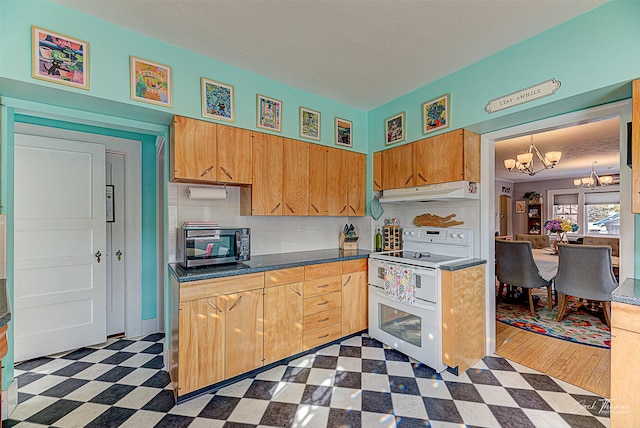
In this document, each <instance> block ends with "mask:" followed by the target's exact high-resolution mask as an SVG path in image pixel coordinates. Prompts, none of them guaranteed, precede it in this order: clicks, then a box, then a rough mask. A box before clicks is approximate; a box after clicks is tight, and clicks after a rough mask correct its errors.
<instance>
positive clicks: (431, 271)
mask: <svg viewBox="0 0 640 428" xmlns="http://www.w3.org/2000/svg"><path fill="white" fill-rule="evenodd" d="M413 274H414V275H420V276H430V277H431V278H435V277H436V270H435V269H413Z"/></svg>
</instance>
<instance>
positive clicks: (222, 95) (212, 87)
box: [200, 77, 236, 122]
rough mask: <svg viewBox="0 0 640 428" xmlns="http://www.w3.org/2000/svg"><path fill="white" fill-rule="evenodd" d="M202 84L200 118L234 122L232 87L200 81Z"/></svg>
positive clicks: (206, 80)
mask: <svg viewBox="0 0 640 428" xmlns="http://www.w3.org/2000/svg"><path fill="white" fill-rule="evenodd" d="M200 81H201V84H202V117H210V118H211V119H218V120H226V121H228V122H235V120H236V119H235V116H234V113H233V111H234V108H233V107H234V106H233V86H231V85H226V84H224V83H220V82H216V81H215V80H209V79H206V78H204V77H202V78H201V79H200Z"/></svg>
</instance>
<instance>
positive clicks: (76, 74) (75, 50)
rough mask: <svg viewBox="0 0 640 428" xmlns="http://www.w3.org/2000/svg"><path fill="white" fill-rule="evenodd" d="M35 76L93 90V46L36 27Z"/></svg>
mask: <svg viewBox="0 0 640 428" xmlns="http://www.w3.org/2000/svg"><path fill="white" fill-rule="evenodd" d="M31 29H32V30H33V35H32V46H31V56H32V59H31V75H32V77H33V78H35V79H41V80H47V81H49V82H55V83H60V84H63V85H68V86H73V87H75V88H80V89H89V43H87V42H85V41H82V40H79V39H74V38H71V37H69V36H65V35H64V34H60V33H54V32H53V31H49V30H43V29H42V28H38V27H36V26H32V27H31Z"/></svg>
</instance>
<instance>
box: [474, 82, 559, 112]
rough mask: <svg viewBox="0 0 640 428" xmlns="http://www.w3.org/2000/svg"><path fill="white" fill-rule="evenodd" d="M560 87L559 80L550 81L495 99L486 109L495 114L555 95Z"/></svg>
mask: <svg viewBox="0 0 640 428" xmlns="http://www.w3.org/2000/svg"><path fill="white" fill-rule="evenodd" d="M560 85H561V83H560V81H559V80H556V79H549V80H547V81H546V82H542V83H538V84H537V85H534V86H530V87H528V88H525V89H521V90H519V91H516V92H512V93H510V94H509V95H505V96H503V97H500V98H495V99H493V100H491V101H489V103H488V104H487V106H486V107H485V108H484V109H485V111H486V112H487V113H494V112H496V111H500V110H504V109H506V108H509V107H514V106H517V105H520V104H524V103H527V102H529V101H533V100H537V99H540V98H542V97H546V96H549V95H553V94H555V93H556V91H557V90H558V89H559V88H560Z"/></svg>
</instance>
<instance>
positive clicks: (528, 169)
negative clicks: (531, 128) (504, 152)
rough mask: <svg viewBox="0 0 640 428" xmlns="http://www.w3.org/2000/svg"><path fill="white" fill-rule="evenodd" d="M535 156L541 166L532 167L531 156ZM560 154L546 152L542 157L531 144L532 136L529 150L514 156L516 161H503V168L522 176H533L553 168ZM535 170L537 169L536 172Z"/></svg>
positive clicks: (532, 160) (532, 159)
mask: <svg viewBox="0 0 640 428" xmlns="http://www.w3.org/2000/svg"><path fill="white" fill-rule="evenodd" d="M534 154H535V155H536V156H537V157H538V159H539V160H540V163H541V165H540V166H538V167H536V166H534V158H533V155H534ZM561 156H562V152H546V153H545V154H544V157H542V155H541V154H540V151H539V150H538V148H537V147H536V146H535V145H534V144H533V135H532V136H531V143H530V144H529V150H528V151H527V152H525V153H522V154H519V155H517V156H516V159H517V160H516V159H505V160H504V167H505V168H507V169H508V170H509V172H521V173H523V174H528V175H535V174H536V173H538V172H540V171H543V170H545V169H549V168H553V167H554V166H556V165H557V164H558V162H559V161H560V157H561ZM536 168H538V169H537V170H536Z"/></svg>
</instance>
